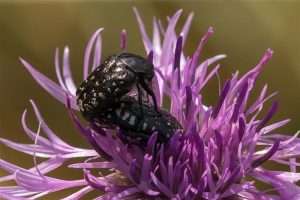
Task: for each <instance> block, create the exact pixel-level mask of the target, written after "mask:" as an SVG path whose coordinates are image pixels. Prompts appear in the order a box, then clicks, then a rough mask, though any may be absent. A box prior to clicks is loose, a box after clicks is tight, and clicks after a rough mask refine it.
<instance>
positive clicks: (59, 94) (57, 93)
mask: <svg viewBox="0 0 300 200" xmlns="http://www.w3.org/2000/svg"><path fill="white" fill-rule="evenodd" d="M20 60H21V62H22V64H23V65H24V66H25V67H26V69H27V70H28V71H29V73H30V74H31V75H32V77H33V78H34V79H35V80H36V81H37V82H38V83H39V84H40V85H41V86H42V87H43V88H44V89H45V90H46V91H47V92H48V93H49V94H51V95H52V96H53V97H55V98H56V99H57V100H59V101H60V102H62V103H64V104H65V103H66V91H65V90H64V89H63V88H61V87H59V86H58V85H57V84H56V83H54V82H53V81H51V80H50V79H48V78H47V77H46V76H44V75H43V74H41V73H40V72H38V71H37V70H35V69H34V68H33V67H32V66H31V65H30V64H29V63H27V62H26V61H25V60H23V59H22V58H20ZM70 101H71V107H72V109H75V110H79V108H78V106H77V104H76V99H75V97H74V96H71V100H70Z"/></svg>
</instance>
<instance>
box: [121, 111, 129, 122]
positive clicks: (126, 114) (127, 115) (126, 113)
mask: <svg viewBox="0 0 300 200" xmlns="http://www.w3.org/2000/svg"><path fill="white" fill-rule="evenodd" d="M129 116H130V114H129V112H125V114H124V115H123V117H122V119H123V120H126V119H127V118H128V117H129Z"/></svg>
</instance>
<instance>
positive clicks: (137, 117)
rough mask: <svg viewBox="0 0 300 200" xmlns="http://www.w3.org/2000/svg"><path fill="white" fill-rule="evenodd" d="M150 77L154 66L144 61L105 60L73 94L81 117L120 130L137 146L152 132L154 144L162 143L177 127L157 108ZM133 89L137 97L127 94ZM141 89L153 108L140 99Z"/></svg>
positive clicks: (132, 58) (134, 58) (126, 58)
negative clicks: (135, 141)
mask: <svg viewBox="0 0 300 200" xmlns="http://www.w3.org/2000/svg"><path fill="white" fill-rule="evenodd" d="M153 77H154V67H153V64H152V63H151V62H150V61H149V60H148V59H145V58H143V57H141V56H138V55H134V54H130V53H123V54H120V55H119V56H116V55H113V56H110V57H108V58H107V59H106V61H105V62H104V63H103V64H101V65H100V66H99V67H98V68H96V69H95V70H94V71H93V72H92V73H91V74H89V76H88V77H87V79H86V80H85V81H83V82H82V83H81V84H80V86H79V87H78V89H77V91H76V96H77V104H78V106H79V108H80V111H81V114H82V116H83V117H84V118H85V119H86V120H87V121H92V122H97V123H98V124H101V126H102V127H107V128H115V127H117V126H118V127H120V128H121V130H122V132H123V133H124V134H125V135H126V136H129V137H132V138H140V139H141V143H140V144H141V146H144V145H145V144H146V143H147V140H148V138H149V137H150V136H151V134H152V133H153V132H155V131H157V132H158V142H159V143H163V142H166V141H167V140H168V139H169V138H170V137H171V136H172V134H173V133H174V132H175V131H176V130H177V129H181V126H180V124H179V122H178V121H177V120H176V119H175V118H174V117H173V116H172V115H171V114H170V113H169V112H168V111H166V110H164V109H162V108H158V107H157V104H156V97H155V94H154V92H153V90H152V88H151V81H152V78H153ZM134 86H136V87H137V89H138V95H137V98H135V97H132V96H129V95H127V94H128V93H129V92H130V91H131V90H132V88H133V87H134ZM141 88H142V89H144V90H145V91H146V93H147V94H149V95H150V96H151V97H152V100H153V104H154V105H152V104H150V103H148V102H146V101H144V100H143V96H142V95H143V92H142V90H141Z"/></svg>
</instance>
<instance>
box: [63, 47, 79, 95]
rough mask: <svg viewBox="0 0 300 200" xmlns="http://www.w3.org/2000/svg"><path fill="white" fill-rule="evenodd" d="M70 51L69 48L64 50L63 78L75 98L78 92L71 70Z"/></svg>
mask: <svg viewBox="0 0 300 200" xmlns="http://www.w3.org/2000/svg"><path fill="white" fill-rule="evenodd" d="M70 68H71V67H70V50H69V47H65V49H64V58H63V76H64V80H65V81H64V82H65V86H66V87H67V88H68V91H69V92H70V94H72V95H73V96H76V95H75V93H76V90H77V87H76V86H75V83H74V80H73V77H72V73H71V69H70Z"/></svg>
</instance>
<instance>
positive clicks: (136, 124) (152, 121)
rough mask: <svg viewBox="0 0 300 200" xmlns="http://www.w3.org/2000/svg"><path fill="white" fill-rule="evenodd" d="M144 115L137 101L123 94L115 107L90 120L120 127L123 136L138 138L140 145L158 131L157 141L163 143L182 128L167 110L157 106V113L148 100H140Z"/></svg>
mask: <svg viewBox="0 0 300 200" xmlns="http://www.w3.org/2000/svg"><path fill="white" fill-rule="evenodd" d="M142 105H143V110H144V117H143V118H141V117H140V116H139V115H140V112H139V106H140V105H139V102H138V100H137V99H136V98H135V97H132V96H128V95H125V96H123V98H122V99H121V100H120V102H119V105H118V106H116V107H115V109H109V110H107V111H106V112H105V116H104V117H102V118H97V117H96V118H93V119H92V121H93V122H96V123H99V124H104V125H105V126H106V127H107V128H116V127H120V129H121V130H122V133H123V134H125V136H129V137H131V138H139V139H140V144H141V146H145V145H146V144H147V141H148V139H149V138H150V136H151V135H152V134H153V133H154V132H157V133H158V137H157V142H158V143H164V142H167V141H168V139H169V138H170V137H171V136H172V135H173V134H174V132H175V131H177V130H179V129H182V127H181V125H180V123H179V122H178V121H177V119H176V118H175V117H173V116H172V115H171V114H170V113H169V112H168V111H167V110H165V109H163V108H158V110H159V112H160V115H157V113H156V110H155V109H154V106H153V105H152V104H150V103H149V102H146V101H142Z"/></svg>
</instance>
